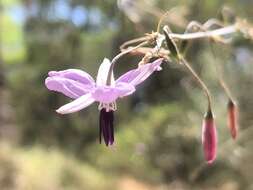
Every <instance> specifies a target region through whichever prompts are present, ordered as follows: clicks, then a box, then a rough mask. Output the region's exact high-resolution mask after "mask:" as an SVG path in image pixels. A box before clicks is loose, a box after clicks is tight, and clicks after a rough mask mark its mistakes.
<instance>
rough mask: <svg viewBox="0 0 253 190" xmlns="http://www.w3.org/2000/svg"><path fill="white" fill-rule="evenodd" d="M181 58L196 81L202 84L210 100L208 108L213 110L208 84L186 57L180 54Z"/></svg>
mask: <svg viewBox="0 0 253 190" xmlns="http://www.w3.org/2000/svg"><path fill="white" fill-rule="evenodd" d="M180 60H181V62H182V63H183V65H184V66H185V67H186V68H187V69H188V70H189V71H190V72H191V73H192V75H193V76H194V78H195V79H196V81H197V82H198V83H199V84H200V86H201V87H202V89H203V91H204V93H205V95H206V97H207V101H208V110H211V103H212V100H211V94H210V92H209V90H208V88H207V86H206V84H205V83H204V82H203V81H202V80H201V78H200V77H199V76H198V74H197V73H196V72H195V71H194V69H193V68H192V67H191V66H190V64H189V63H188V62H187V61H186V60H185V59H184V57H182V56H180Z"/></svg>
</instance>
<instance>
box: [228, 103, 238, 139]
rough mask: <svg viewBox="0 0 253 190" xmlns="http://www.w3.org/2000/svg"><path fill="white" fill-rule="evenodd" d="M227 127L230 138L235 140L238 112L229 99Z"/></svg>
mask: <svg viewBox="0 0 253 190" xmlns="http://www.w3.org/2000/svg"><path fill="white" fill-rule="evenodd" d="M228 127H229V129H230V133H231V136H232V137H233V139H236V137H237V133H238V110H237V106H236V105H235V103H234V102H233V101H232V100H231V99H230V100H229V102H228Z"/></svg>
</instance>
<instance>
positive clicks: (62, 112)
mask: <svg viewBox="0 0 253 190" xmlns="http://www.w3.org/2000/svg"><path fill="white" fill-rule="evenodd" d="M55 111H56V113H59V114H67V113H66V111H64V110H62V109H61V108H59V109H57V110H55Z"/></svg>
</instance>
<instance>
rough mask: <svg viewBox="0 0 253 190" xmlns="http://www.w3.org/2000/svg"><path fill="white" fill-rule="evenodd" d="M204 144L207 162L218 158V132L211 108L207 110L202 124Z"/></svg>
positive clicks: (209, 162) (210, 162)
mask: <svg viewBox="0 0 253 190" xmlns="http://www.w3.org/2000/svg"><path fill="white" fill-rule="evenodd" d="M202 145H203V149H204V156H205V159H206V161H207V163H208V164H212V163H213V161H214V160H215V158H216V151H217V132H216V126H215V123H214V118H213V114H212V111H211V110H210V109H209V110H208V111H207V113H206V115H205V118H204V121H203V125H202Z"/></svg>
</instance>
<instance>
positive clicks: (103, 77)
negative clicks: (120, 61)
mask: <svg viewBox="0 0 253 190" xmlns="http://www.w3.org/2000/svg"><path fill="white" fill-rule="evenodd" d="M111 65H112V63H111V61H110V60H109V59H107V58H104V60H103V62H102V63H101V65H100V67H99V69H98V74H97V81H96V83H97V85H98V86H104V85H106V81H107V77H108V73H109V70H110V67H111ZM111 85H114V76H113V74H112V78H111Z"/></svg>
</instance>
